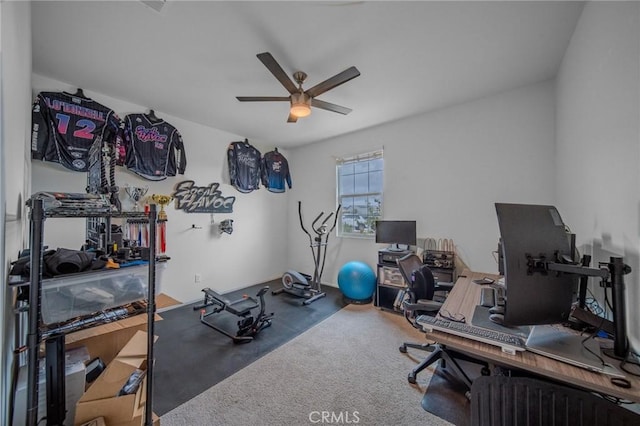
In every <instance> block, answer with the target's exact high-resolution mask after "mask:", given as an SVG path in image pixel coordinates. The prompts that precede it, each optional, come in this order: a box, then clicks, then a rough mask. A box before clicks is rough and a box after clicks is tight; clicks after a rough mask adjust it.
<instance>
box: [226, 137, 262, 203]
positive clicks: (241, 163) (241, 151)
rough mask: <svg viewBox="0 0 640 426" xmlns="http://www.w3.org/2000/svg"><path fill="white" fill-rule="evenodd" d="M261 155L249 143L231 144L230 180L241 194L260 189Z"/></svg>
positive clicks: (229, 153)
mask: <svg viewBox="0 0 640 426" xmlns="http://www.w3.org/2000/svg"><path fill="white" fill-rule="evenodd" d="M261 157H262V156H261V154H260V151H258V150H257V149H256V148H255V147H254V146H252V145H251V144H249V142H247V141H244V142H231V144H229V147H228V148H227V161H228V163H229V179H230V181H231V185H233V186H234V187H235V188H236V189H237V190H238V191H240V192H245V193H246V192H251V191H253V190H255V189H258V188H259V187H260V169H261Z"/></svg>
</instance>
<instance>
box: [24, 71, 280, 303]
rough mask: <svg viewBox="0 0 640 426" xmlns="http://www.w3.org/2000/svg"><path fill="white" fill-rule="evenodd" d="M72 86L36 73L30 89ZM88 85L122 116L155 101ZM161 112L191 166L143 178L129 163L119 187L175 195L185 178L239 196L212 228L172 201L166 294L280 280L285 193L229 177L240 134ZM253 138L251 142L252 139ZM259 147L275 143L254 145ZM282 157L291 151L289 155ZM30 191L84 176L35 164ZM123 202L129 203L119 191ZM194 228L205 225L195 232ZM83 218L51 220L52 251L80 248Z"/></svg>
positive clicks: (61, 186) (191, 297) (190, 294)
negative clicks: (243, 186)
mask: <svg viewBox="0 0 640 426" xmlns="http://www.w3.org/2000/svg"><path fill="white" fill-rule="evenodd" d="M75 89H76V88H75V87H74V86H72V85H70V84H66V83H63V82H60V81H56V80H52V79H49V78H46V77H43V76H40V75H36V74H34V75H33V94H34V96H35V94H36V93H38V92H40V91H60V90H68V91H71V92H74V91H75ZM90 89H91V88H88V87H83V90H84V92H85V94H86V95H87V96H89V97H91V98H93V99H95V100H96V101H98V102H100V103H102V104H103V105H106V106H108V107H110V108H112V109H113V110H114V111H116V113H118V115H120V116H121V117H122V116H124V115H126V114H129V113H137V112H147V111H148V110H149V108H151V109H153V106H140V105H134V104H131V103H128V102H125V101H122V100H119V99H114V98H111V97H109V96H107V95H104V94H99V93H94V92H92V91H91V90H90ZM156 115H157V116H158V117H161V118H164V119H165V120H166V121H168V122H169V123H171V124H173V125H174V126H175V127H176V128H177V129H178V130H179V131H180V133H181V134H182V137H183V139H184V143H185V147H186V156H187V171H186V173H185V175H184V176H182V175H178V176H176V177H173V178H167V179H166V180H164V181H160V182H153V181H148V180H144V179H142V178H140V177H138V176H137V175H135V174H133V173H131V172H129V171H127V170H126V169H124V168H120V167H119V168H118V170H117V173H116V180H117V184H118V185H119V186H120V187H121V188H123V187H124V184H125V183H129V184H130V185H132V186H148V187H149V192H148V195H151V194H153V193H158V194H171V193H172V192H173V190H174V185H175V184H176V183H178V182H181V181H183V180H187V179H190V180H194V181H195V183H196V185H198V186H207V185H209V184H210V183H221V185H220V190H221V191H222V195H223V196H235V197H236V201H235V203H234V207H233V213H231V214H217V215H215V217H214V220H215V222H216V224H215V226H212V225H211V215H209V214H204V213H185V212H184V211H182V210H176V209H175V207H174V204H173V203H172V204H170V205H169V206H168V207H167V214H168V218H169V221H168V223H167V247H168V248H167V254H168V255H169V256H170V257H171V261H169V263H168V265H167V269H166V270H164V271H163V273H162V277H161V290H162V292H164V293H166V294H168V295H170V296H172V297H174V298H176V299H178V300H180V301H182V302H190V301H195V300H198V299H200V298H201V297H202V296H203V293H202V292H201V291H200V290H201V289H202V288H203V287H211V288H213V289H215V290H217V291H219V292H221V293H224V292H227V291H231V290H235V289H239V288H242V287H245V286H248V285H252V284H256V283H260V282H263V281H265V280H268V279H272V278H277V277H279V276H281V275H282V273H283V272H284V269H285V263H286V257H285V256H286V245H285V244H286V239H285V238H284V237H283V236H284V235H286V232H287V223H286V220H285V218H286V208H287V194H286V193H285V194H274V193H271V192H268V191H267V190H265V189H264V188H261V189H260V190H258V191H254V192H252V193H250V194H242V193H240V192H238V191H237V190H235V189H234V188H233V187H232V186H230V185H228V184H226V183H224V182H228V181H229V179H228V168H227V165H226V161H227V160H226V158H227V157H226V149H227V146H228V144H229V143H230V142H232V141H237V140H241V139H243V137H240V136H238V135H232V134H229V133H226V132H223V131H220V130H217V129H213V128H209V127H205V126H202V125H199V124H196V123H192V122H189V121H186V120H183V119H180V118H178V117H173V116H170V115H168V114H165V113H163V112H162V111H156ZM250 142H251V141H250ZM256 147H257V148H258V149H259V150H260V151H261V152H263V153H264V152H266V151H269V150H271V149H273V148H274V147H261V146H256ZM284 155H287V153H286V152H284ZM31 164H32V172H33V187H32V190H33V192H37V191H45V190H57V191H68V192H84V188H85V185H86V174H84V173H77V172H72V171H69V170H66V169H64V168H62V167H60V166H59V165H57V164H54V163H43V162H40V161H33V162H32V163H31ZM121 199H122V200H123V203H125V204H123V205H124V206H127V205H128V206H129V207H130V206H131V204H127V203H128V199H127V197H126V195H125V194H124V190H122V191H121ZM226 218H231V219H233V220H234V222H233V228H234V231H233V233H232V234H231V235H229V234H223V235H219V232H218V230H217V226H218V223H219V222H220V221H222V220H223V219H226ZM192 225H196V226H197V227H201V229H193V228H192ZM84 226H85V222H84V219H48V220H47V222H46V226H45V243H46V244H49V245H50V246H51V248H56V247H67V248H79V247H80V246H81V244H82V243H83V241H84V235H85V234H84V232H85V231H84ZM196 273H198V274H201V275H202V282H201V283H195V280H194V278H195V274H196Z"/></svg>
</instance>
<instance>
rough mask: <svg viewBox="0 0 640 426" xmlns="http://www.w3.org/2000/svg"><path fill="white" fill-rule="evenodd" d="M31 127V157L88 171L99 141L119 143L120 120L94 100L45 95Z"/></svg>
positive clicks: (39, 100)
mask: <svg viewBox="0 0 640 426" xmlns="http://www.w3.org/2000/svg"><path fill="white" fill-rule="evenodd" d="M31 126H32V127H31V158H33V159H35V160H42V161H52V162H55V163H59V164H61V165H63V166H64V167H66V168H67V169H70V170H74V171H78V172H86V171H87V169H88V166H89V150H90V149H91V146H92V145H93V144H94V143H95V142H98V143H100V142H102V143H111V144H114V145H115V144H116V138H117V137H118V134H119V133H118V129H119V127H120V119H119V118H118V116H117V115H116V113H115V112H113V110H111V109H109V108H107V107H106V106H104V105H101V104H99V103H98V102H96V101H94V100H92V99H89V98H85V97H82V96H76V95H72V94H70V93H66V92H41V93H39V94H38V96H37V97H36V100H35V102H34V103H33V109H32V114H31Z"/></svg>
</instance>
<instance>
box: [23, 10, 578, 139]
mask: <svg viewBox="0 0 640 426" xmlns="http://www.w3.org/2000/svg"><path fill="white" fill-rule="evenodd" d="M582 7H583V3H582V2H575V1H568V2H561V1H551V2H540V1H532V2H520V1H515V2H484V1H472V2H456V1H449V2H419V1H412V2H397V1H386V2H382V1H372V2H363V1H333V2H323V3H319V2H308V1H298V2H267V1H259V2H245V1H226V2H223V1H208V2H203V1H197V2H188V1H172V0H169V1H168V2H167V3H166V4H165V5H164V7H163V8H162V10H161V11H160V12H157V11H155V10H153V9H152V8H150V7H148V6H146V5H144V4H143V3H141V2H138V1H127V2H113V1H105V2H101V1H86V2H84V1H83V2H78V1H71V2H57V1H45V2H34V3H33V5H32V29H33V69H34V72H36V73H38V74H42V75H45V76H49V77H53V78H55V79H58V80H61V81H64V82H67V83H70V84H72V85H74V86H77V87H82V88H84V89H88V90H91V91H95V92H99V93H104V94H107V95H109V96H112V97H115V98H119V99H123V100H126V101H130V102H132V103H135V104H139V105H144V106H146V107H147V108H148V109H154V110H156V111H161V112H165V113H168V114H172V115H174V116H177V117H181V118H184V119H187V120H191V121H193V122H196V123H201V124H204V125H207V126H211V127H215V128H218V129H221V130H225V131H228V132H231V133H234V134H237V135H240V136H242V137H246V138H249V139H251V140H254V141H258V143H266V144H271V145H276V146H281V147H293V146H298V145H303V144H308V143H311V142H315V141H318V140H323V139H326V138H329V137H333V136H337V135H340V134H344V133H349V132H352V131H356V130H360V129H363V128H367V127H371V126H375V125H378V124H381V123H385V122H388V121H392V120H397V119H400V118H403V117H407V116H411V115H415V114H420V113H423V112H426V111H430V110H434V109H438V108H442V107H445V106H448V105H453V104H456V103H459V102H464V101H468V100H471V99H475V98H479V97H482V96H485V95H488V94H492V93H496V92H499V91H502V90H507V89H511V88H515V87H519V86H522V85H526V84H531V83H535V82H539V81H543V80H546V79H549V78H552V77H554V76H555V74H556V72H557V70H558V67H559V65H560V61H561V60H562V56H563V54H564V51H565V48H566V46H567V44H568V42H569V40H570V38H571V34H572V33H573V30H574V27H575V25H576V22H577V20H578V18H579V16H580V12H581V10H582ZM260 52H270V53H271V54H272V55H273V56H274V57H275V59H276V60H277V61H278V62H279V63H280V65H281V66H282V68H283V69H284V70H285V72H287V73H288V74H292V73H293V72H294V71H298V70H301V71H305V72H306V73H307V74H308V75H309V77H308V78H307V81H306V82H305V84H304V88H310V87H312V86H314V85H315V84H317V83H319V82H321V81H323V80H325V79H327V78H329V77H331V76H333V75H334V74H337V73H338V72H341V71H343V70H344V69H346V68H348V67H349V66H352V65H355V66H356V67H357V68H358V69H359V70H360V72H361V76H360V77H358V78H356V79H354V80H351V81H349V82H347V83H345V84H343V85H341V86H339V87H337V88H335V89H333V90H331V91H329V92H326V93H324V94H323V95H321V96H319V97H318V99H321V100H324V101H327V102H331V103H335V104H339V105H342V106H346V107H349V108H352V109H353V112H351V113H350V114H349V115H341V114H336V113H333V112H329V111H324V110H320V109H315V108H314V109H313V112H312V114H311V115H310V116H309V117H307V118H302V119H300V120H298V122H297V123H295V124H290V123H287V122H286V120H287V115H288V104H287V103H286V102H269V103H265V102H256V103H241V102H238V101H237V100H236V98H235V97H236V96H287V95H288V92H287V91H286V90H285V88H284V87H283V86H282V85H280V83H279V82H278V81H277V80H276V79H275V77H274V76H273V75H272V74H271V73H270V72H269V71H268V70H267V68H265V66H264V65H263V64H262V63H261V62H260V61H259V60H258V59H257V58H256V54H258V53H260ZM118 112H120V113H123V112H124V111H118ZM126 112H127V113H128V112H131V111H126Z"/></svg>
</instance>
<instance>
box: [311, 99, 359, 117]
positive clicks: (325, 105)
mask: <svg viewBox="0 0 640 426" xmlns="http://www.w3.org/2000/svg"><path fill="white" fill-rule="evenodd" d="M311 106H313V107H316V108H320V109H326V110H327V111H333V112H337V113H339V114H344V115H347V114H349V113H350V112H351V111H353V110H352V109H351V108H347V107H343V106H340V105H336V104H332V103H329V102H325V101H321V100H319V99H311Z"/></svg>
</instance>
